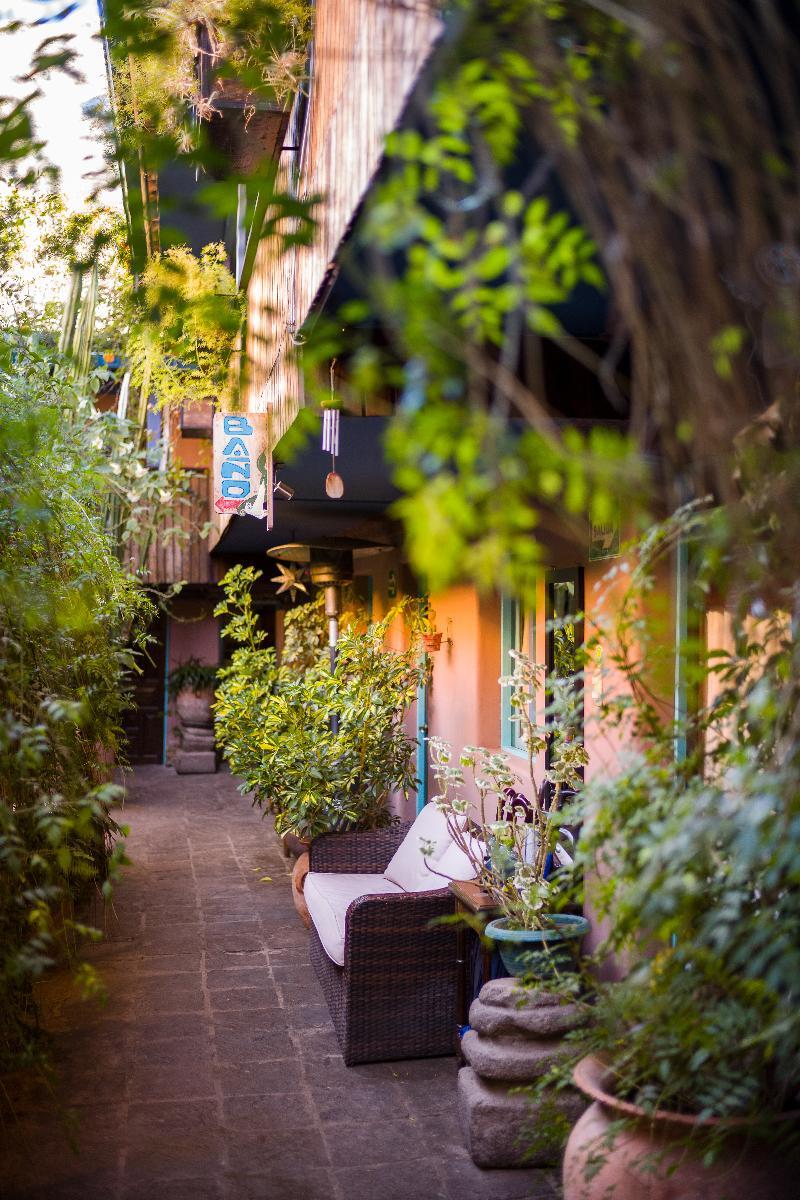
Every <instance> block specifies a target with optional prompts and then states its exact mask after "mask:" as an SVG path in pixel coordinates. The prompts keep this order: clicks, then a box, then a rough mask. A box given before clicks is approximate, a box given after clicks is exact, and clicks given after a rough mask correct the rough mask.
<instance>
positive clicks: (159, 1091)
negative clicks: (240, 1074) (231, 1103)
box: [130, 1062, 214, 1100]
mask: <svg viewBox="0 0 800 1200" xmlns="http://www.w3.org/2000/svg"><path fill="white" fill-rule="evenodd" d="M213 1095H214V1083H213V1079H212V1076H211V1070H210V1068H209V1067H208V1065H207V1064H205V1063H196V1062H193V1063H192V1064H186V1063H176V1064H173V1065H169V1064H163V1063H162V1064H158V1065H155V1066H150V1065H149V1064H148V1065H145V1064H142V1063H136V1064H135V1066H134V1067H133V1070H132V1071H131V1075H130V1096H131V1099H132V1100H181V1099H183V1098H184V1097H191V1098H196V1099H203V1098H206V1097H211V1096H213Z"/></svg>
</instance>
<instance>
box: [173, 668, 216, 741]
mask: <svg viewBox="0 0 800 1200" xmlns="http://www.w3.org/2000/svg"><path fill="white" fill-rule="evenodd" d="M216 678H217V668H216V667H214V666H211V665H210V664H209V663H202V662H200V660H199V659H198V658H194V657H192V658H187V660H186V662H183V663H181V664H180V666H178V667H176V668H175V669H174V670H173V671H170V673H169V679H168V688H169V694H170V696H172V697H173V699H174V700H175V709H176V711H177V713H178V716H179V717H180V719H181V722H182V724H183V725H190V726H196V727H198V728H203V729H210V728H211V725H212V724H213V718H212V714H211V702H212V699H213V693H214V684H215V682H216Z"/></svg>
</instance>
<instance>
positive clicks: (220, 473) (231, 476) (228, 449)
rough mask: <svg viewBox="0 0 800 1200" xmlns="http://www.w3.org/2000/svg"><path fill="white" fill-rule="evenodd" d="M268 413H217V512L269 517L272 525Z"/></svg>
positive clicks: (269, 523)
mask: <svg viewBox="0 0 800 1200" xmlns="http://www.w3.org/2000/svg"><path fill="white" fill-rule="evenodd" d="M269 433H270V429H269V414H268V413H215V414H214V481H213V505H214V510H215V512H218V513H235V514H236V515H237V516H251V517H259V518H260V519H262V520H263V519H266V521H267V528H268V529H271V528H272V485H273V479H272V451H271V449H270V438H269Z"/></svg>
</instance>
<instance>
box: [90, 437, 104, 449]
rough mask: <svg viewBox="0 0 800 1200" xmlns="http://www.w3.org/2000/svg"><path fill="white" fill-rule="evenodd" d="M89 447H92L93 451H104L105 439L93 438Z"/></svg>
mask: <svg viewBox="0 0 800 1200" xmlns="http://www.w3.org/2000/svg"><path fill="white" fill-rule="evenodd" d="M89 445H90V446H91V447H92V449H93V450H102V449H103V439H102V438H101V437H99V436H98V437H96V438H92V440H91V442H90V443H89Z"/></svg>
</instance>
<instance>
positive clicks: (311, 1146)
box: [0, 767, 557, 1200]
mask: <svg viewBox="0 0 800 1200" xmlns="http://www.w3.org/2000/svg"><path fill="white" fill-rule="evenodd" d="M124 819H125V821H126V823H127V824H130V826H131V835H130V838H129V839H128V853H129V855H130V857H131V859H132V860H133V864H134V865H133V867H132V868H130V869H129V870H128V871H127V872H126V876H125V879H124V881H123V882H122V884H121V885H118V886H117V887H116V889H115V896H114V911H113V912H111V911H109V912H104V911H103V909H102V907H101V906H99V905H94V906H93V909H92V912H91V913H90V915H89V918H88V919H90V920H91V921H93V922H94V923H95V925H96V926H97V927H98V928H102V929H104V930H105V931H106V935H107V940H106V941H105V942H101V943H99V944H98V945H94V946H90V947H88V953H87V957H88V958H89V960H90V961H91V962H92V963H93V965H95V966H96V968H97V969H98V970H99V971H101V972H105V973H106V975H107V987H108V992H109V1002H108V1004H107V1005H106V1006H105V1008H100V1007H99V1006H98V1005H96V1004H84V1003H82V1002H80V1001H77V1000H76V999H75V996H74V994H73V993H72V992H71V990H70V988H69V987H68V986H67V977H66V974H65V973H64V974H62V973H59V972H56V973H54V974H53V975H51V976H49V977H48V978H47V980H46V981H45V983H44V985H43V986H42V988H41V989H40V995H41V996H42V1000H43V1005H44V1012H45V1014H46V1016H47V1017H48V1020H50V1021H51V1025H50V1028H51V1029H52V1030H53V1032H54V1044H55V1047H56V1052H57V1056H58V1058H59V1061H60V1064H61V1075H62V1077H61V1083H60V1085H59V1095H61V1096H63V1098H64V1102H65V1104H66V1103H69V1105H71V1106H72V1107H74V1109H75V1112H76V1113H77V1115H78V1116H79V1117H80V1119H81V1122H82V1129H83V1130H84V1132H83V1134H82V1135H81V1153H80V1155H79V1156H78V1157H76V1156H75V1155H73V1154H72V1152H71V1151H70V1149H69V1146H68V1144H67V1142H66V1140H65V1139H64V1137H63V1135H62V1134H61V1132H60V1130H59V1127H58V1121H57V1118H56V1116H55V1115H54V1113H53V1109H52V1104H51V1102H50V1100H49V1098H48V1097H47V1094H46V1089H44V1088H42V1087H41V1086H40V1085H37V1084H36V1082H35V1081H32V1082H30V1083H29V1084H28V1085H23V1084H21V1082H20V1080H19V1077H18V1076H17V1077H15V1078H14V1079H13V1080H11V1081H10V1093H9V1094H10V1096H11V1098H12V1099H15V1100H16V1102H17V1110H16V1123H15V1124H14V1125H13V1126H12V1127H11V1128H12V1131H13V1132H12V1135H11V1142H10V1144H9V1134H8V1130H9V1126H8V1125H6V1134H5V1136H6V1147H5V1149H6V1153H5V1157H4V1159H3V1167H2V1170H1V1171H0V1195H2V1200H161V1197H167V1198H168V1200H256V1198H257V1200H395V1197H397V1200H400V1198H402V1200H463V1198H464V1197H469V1200H555V1196H556V1195H557V1191H554V1190H553V1188H554V1187H555V1186H556V1177H557V1176H556V1175H553V1174H548V1173H546V1172H542V1171H521V1172H520V1171H516V1172H514V1171H500V1172H492V1171H489V1172H486V1171H480V1170H479V1169H478V1168H477V1167H475V1166H474V1165H473V1164H472V1162H471V1160H470V1159H469V1157H468V1155H467V1152H466V1150H465V1148H464V1145H463V1141H462V1139H461V1133H460V1129H459V1127H458V1121H457V1116H456V1113H455V1077H456V1066H455V1062H454V1060H452V1059H439V1060H423V1061H420V1062H411V1063H370V1064H367V1065H364V1066H359V1067H352V1068H348V1067H345V1065H344V1062H343V1061H342V1057H341V1054H340V1053H339V1046H338V1043H337V1041H336V1038H335V1036H334V1032H333V1027H332V1024H331V1020H330V1016H329V1013H328V1010H327V1006H326V1005H325V1003H324V1000H323V998H322V993H321V990H320V988H319V985H318V983H317V980H316V976H315V975H314V973H313V971H312V969H311V966H310V962H309V947H308V934H307V932H306V930H305V929H304V928H303V926H302V925H301V923H300V921H299V919H298V917H297V914H296V913H295V911H294V908H293V906H292V903H291V896H290V888H289V877H288V872H289V870H290V868H291V863H287V861H286V860H284V859H283V858H282V856H281V854H280V851H279V849H278V847H277V844H276V842H275V841H274V837H273V835H272V833H271V832H270V827H269V825H268V824H262V823H261V822H260V821H259V820H258V819H257V815H255V814H253V812H252V810H251V806H250V802H249V800H248V799H247V797H243V796H241V795H240V794H239V793H238V791H237V788H236V784H235V781H234V780H233V779H231V777H230V776H229V775H228V774H227V773H226V772H224V771H222V772H220V773H219V774H218V775H216V776H202V777H178V776H176V775H175V773H174V772H172V771H170V770H166V769H164V768H158V767H146V768H142V769H140V770H137V771H136V773H135V776H134V777H133V780H132V782H131V784H130V790H129V795H128V799H127V801H126V806H125V814H124ZM259 874H261V875H270V876H271V877H272V882H271V883H269V884H266V883H263V884H262V883H259V882H258V875H259Z"/></svg>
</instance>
